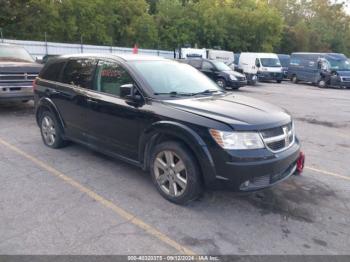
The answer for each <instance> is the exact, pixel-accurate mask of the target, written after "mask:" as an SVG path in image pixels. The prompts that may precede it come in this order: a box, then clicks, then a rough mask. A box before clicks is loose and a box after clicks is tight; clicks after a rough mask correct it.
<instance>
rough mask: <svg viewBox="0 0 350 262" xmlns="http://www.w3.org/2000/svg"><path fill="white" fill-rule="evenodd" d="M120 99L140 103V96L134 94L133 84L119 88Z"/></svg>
mask: <svg viewBox="0 0 350 262" xmlns="http://www.w3.org/2000/svg"><path fill="white" fill-rule="evenodd" d="M120 97H121V98H124V99H125V100H127V101H128V102H133V103H139V102H141V101H142V96H141V95H139V94H136V88H135V87H134V85H133V84H125V85H122V86H120Z"/></svg>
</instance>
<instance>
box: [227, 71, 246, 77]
mask: <svg viewBox="0 0 350 262" xmlns="http://www.w3.org/2000/svg"><path fill="white" fill-rule="evenodd" d="M223 72H225V73H227V74H229V75H233V76H238V77H245V75H243V74H241V73H239V72H236V71H233V70H230V71H229V70H227V71H223Z"/></svg>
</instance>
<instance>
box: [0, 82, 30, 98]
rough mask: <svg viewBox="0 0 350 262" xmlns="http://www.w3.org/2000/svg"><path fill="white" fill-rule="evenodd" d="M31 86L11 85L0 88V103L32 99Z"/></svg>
mask: <svg viewBox="0 0 350 262" xmlns="http://www.w3.org/2000/svg"><path fill="white" fill-rule="evenodd" d="M33 97H34V94H33V88H32V85H31V84H30V85H27V84H11V85H1V86H0V101H21V100H31V99H33Z"/></svg>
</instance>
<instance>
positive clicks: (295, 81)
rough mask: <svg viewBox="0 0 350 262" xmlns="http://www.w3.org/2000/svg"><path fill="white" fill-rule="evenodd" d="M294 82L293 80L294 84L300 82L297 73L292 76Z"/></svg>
mask: <svg viewBox="0 0 350 262" xmlns="http://www.w3.org/2000/svg"><path fill="white" fill-rule="evenodd" d="M292 82H293V83H294V84H297V83H298V78H297V76H296V75H293V76H292Z"/></svg>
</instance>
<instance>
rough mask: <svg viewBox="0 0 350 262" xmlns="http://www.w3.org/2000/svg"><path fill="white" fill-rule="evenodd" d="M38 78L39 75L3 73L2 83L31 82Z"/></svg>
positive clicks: (0, 78) (0, 75) (0, 79)
mask: <svg viewBox="0 0 350 262" xmlns="http://www.w3.org/2000/svg"><path fill="white" fill-rule="evenodd" d="M37 76H38V74H37V73H1V74H0V83H11V82H28V81H29V82H30V81H33V80H34V79H35V78H36V77H37Z"/></svg>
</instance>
